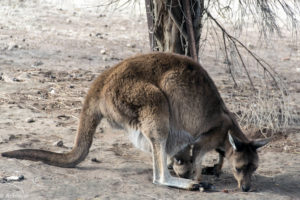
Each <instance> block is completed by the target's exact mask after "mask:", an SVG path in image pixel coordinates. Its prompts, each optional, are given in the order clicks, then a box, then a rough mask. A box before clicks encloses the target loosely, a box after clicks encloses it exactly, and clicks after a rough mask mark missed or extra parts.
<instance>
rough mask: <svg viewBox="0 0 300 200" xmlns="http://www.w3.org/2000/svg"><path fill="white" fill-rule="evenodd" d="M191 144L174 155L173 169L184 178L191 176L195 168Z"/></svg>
mask: <svg viewBox="0 0 300 200" xmlns="http://www.w3.org/2000/svg"><path fill="white" fill-rule="evenodd" d="M190 152H191V146H190V145H188V146H187V147H185V148H184V149H182V150H181V151H180V152H178V153H177V154H176V155H175V156H174V157H173V161H174V162H173V170H174V172H175V174H176V175H177V176H179V177H182V178H189V177H190V173H191V169H192V168H193V167H192V166H193V163H192V162H193V161H192V156H191V155H190Z"/></svg>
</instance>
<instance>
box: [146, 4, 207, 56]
mask: <svg viewBox="0 0 300 200" xmlns="http://www.w3.org/2000/svg"><path fill="white" fill-rule="evenodd" d="M203 1H204V0H146V10H147V20H148V28H149V37H150V46H151V49H152V50H156V51H163V52H173V53H178V54H183V55H187V56H191V57H192V58H193V59H195V60H198V52H199V42H200V36H201V29H202V23H201V22H202V16H203V12H204V9H203V8H204V5H203Z"/></svg>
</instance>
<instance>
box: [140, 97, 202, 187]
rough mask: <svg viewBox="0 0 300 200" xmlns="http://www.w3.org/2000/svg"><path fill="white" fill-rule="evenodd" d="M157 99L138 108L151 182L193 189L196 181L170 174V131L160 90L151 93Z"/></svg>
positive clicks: (165, 105) (166, 106)
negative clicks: (147, 148)
mask: <svg viewBox="0 0 300 200" xmlns="http://www.w3.org/2000/svg"><path fill="white" fill-rule="evenodd" d="M153 95H155V96H156V99H157V101H155V102H151V103H150V104H146V105H144V106H143V107H142V108H141V109H140V116H139V117H140V120H139V121H140V130H141V132H142V133H143V135H144V136H145V137H146V138H147V139H148V141H149V143H150V146H151V149H152V158H153V183H155V184H160V185H165V186H169V187H176V188H181V189H188V190H194V189H198V188H199V184H198V182H196V181H193V180H189V179H184V178H178V177H173V176H171V174H170V172H169V170H168V166H167V152H166V143H167V139H168V135H169V131H170V126H169V119H170V116H169V107H168V103H167V100H166V99H165V96H164V95H163V94H161V92H160V91H157V93H155V94H152V95H151V97H153Z"/></svg>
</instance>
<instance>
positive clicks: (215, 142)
mask: <svg viewBox="0 0 300 200" xmlns="http://www.w3.org/2000/svg"><path fill="white" fill-rule="evenodd" d="M103 117H105V118H107V119H108V121H110V122H111V123H112V124H114V125H117V126H118V127H122V128H123V129H125V130H126V131H127V132H128V134H129V135H130V139H131V140H132V142H133V143H134V144H135V146H137V147H139V148H141V149H144V150H148V151H151V152H152V156H153V183H155V184H160V185H166V186H171V187H177V188H182V189H189V190H191V189H197V188H198V187H199V184H198V183H199V182H198V181H197V180H190V179H185V178H180V177H173V176H171V175H170V173H169V171H168V167H167V158H170V157H173V156H174V155H176V153H178V152H180V151H181V150H182V149H184V148H186V147H187V145H189V144H195V143H196V142H197V143H199V142H201V141H202V140H203V141H206V143H205V144H204V143H203V144H202V143H201V145H200V146H199V149H202V150H199V151H200V152H201V153H200V154H199V155H201V156H202V154H203V153H204V152H205V150H204V149H207V148H206V147H205V146H207V145H208V146H209V149H211V148H217V147H219V146H223V144H224V142H225V144H227V143H228V142H226V141H229V137H228V135H227V132H228V131H229V130H230V131H232V132H233V133H238V135H239V136H237V135H234V134H233V137H234V138H235V137H237V139H236V141H238V142H239V139H240V140H241V139H242V140H241V141H242V142H244V143H245V144H246V145H248V146H249V148H248V147H247V148H242V149H240V148H238V147H239V143H238V142H236V143H235V142H233V143H232V142H230V144H234V145H227V146H226V147H228V148H227V149H226V151H228V152H230V154H232V156H231V158H232V163H233V165H234V167H235V165H238V164H240V163H239V160H240V159H242V160H244V161H243V164H246V163H247V165H249V166H250V165H251V166H252V165H253V166H255V167H256V166H257V159H258V157H257V153H256V148H258V147H260V146H262V145H263V144H265V143H266V142H262V141H260V142H250V141H248V140H246V137H245V136H244V135H243V133H242V132H241V131H240V129H239V128H238V125H237V124H236V122H235V121H234V119H233V118H232V115H231V114H230V112H229V111H228V110H227V108H226V106H225V104H224V102H223V100H222V98H221V96H220V94H219V92H218V90H217V88H216V86H215V84H214V82H213V81H212V79H211V78H210V77H209V75H208V74H207V72H206V71H205V70H204V69H203V68H202V67H201V66H200V65H199V63H196V62H194V61H193V60H191V59H190V58H188V57H185V56H181V55H176V54H171V53H151V54H145V55H138V56H135V57H132V58H128V59H125V60H124V61H122V62H120V63H119V64H117V65H115V66H114V67H112V68H110V69H108V70H107V71H105V72H103V73H102V74H101V75H100V76H99V77H98V78H97V79H96V80H95V81H94V82H93V84H92V86H91V88H90V90H89V92H88V94H87V96H86V98H85V101H84V105H83V108H82V111H81V116H80V122H79V128H78V132H77V135H76V139H75V143H74V147H73V149H72V150H71V151H70V152H67V153H54V152H50V151H44V150H35V149H21V150H16V151H10V152H4V153H2V156H4V157H10V158H17V159H26V160H33V161H42V162H44V163H46V164H49V165H55V166H59V167H75V166H76V165H77V164H78V163H80V162H81V161H83V160H84V159H85V157H86V156H87V154H88V152H89V148H90V146H91V144H92V140H93V135H94V133H95V130H96V127H97V125H98V124H99V123H100V120H101V119H102V118H103ZM237 130H238V131H237ZM233 140H235V139H233ZM244 143H243V144H244ZM199 144H200V143H199ZM234 146H235V147H234ZM236 153H237V154H239V156H233V155H234V154H236ZM195 155H196V154H195ZM201 156H197V158H195V161H196V162H195V163H197V161H198V160H200V159H199V157H201ZM255 167H254V168H255ZM254 168H253V169H252V168H251V171H254ZM239 180H240V179H238V181H239ZM247 187H248V186H247Z"/></svg>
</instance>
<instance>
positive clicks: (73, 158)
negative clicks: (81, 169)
mask: <svg viewBox="0 0 300 200" xmlns="http://www.w3.org/2000/svg"><path fill="white" fill-rule="evenodd" d="M89 102H90V101H89V100H88V99H87V100H86V101H85V103H84V106H83V109H82V112H81V116H80V123H79V128H78V132H77V135H76V139H75V144H74V147H73V149H72V150H71V151H70V152H67V153H55V152H50V151H45V150H37V149H21V150H16V151H8V152H4V153H2V154H1V155H2V156H3V157H9V158H17V159H24V160H32V161H42V162H44V163H46V164H49V165H54V166H58V167H75V166H76V165H77V164H78V163H80V162H81V161H83V160H84V159H85V157H86V156H87V154H88V152H89V149H90V147H91V145H92V141H93V135H94V133H95V131H96V128H97V125H98V124H99V122H100V120H101V118H102V116H101V114H100V111H99V109H97V108H96V105H91V104H90V103H89Z"/></svg>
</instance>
